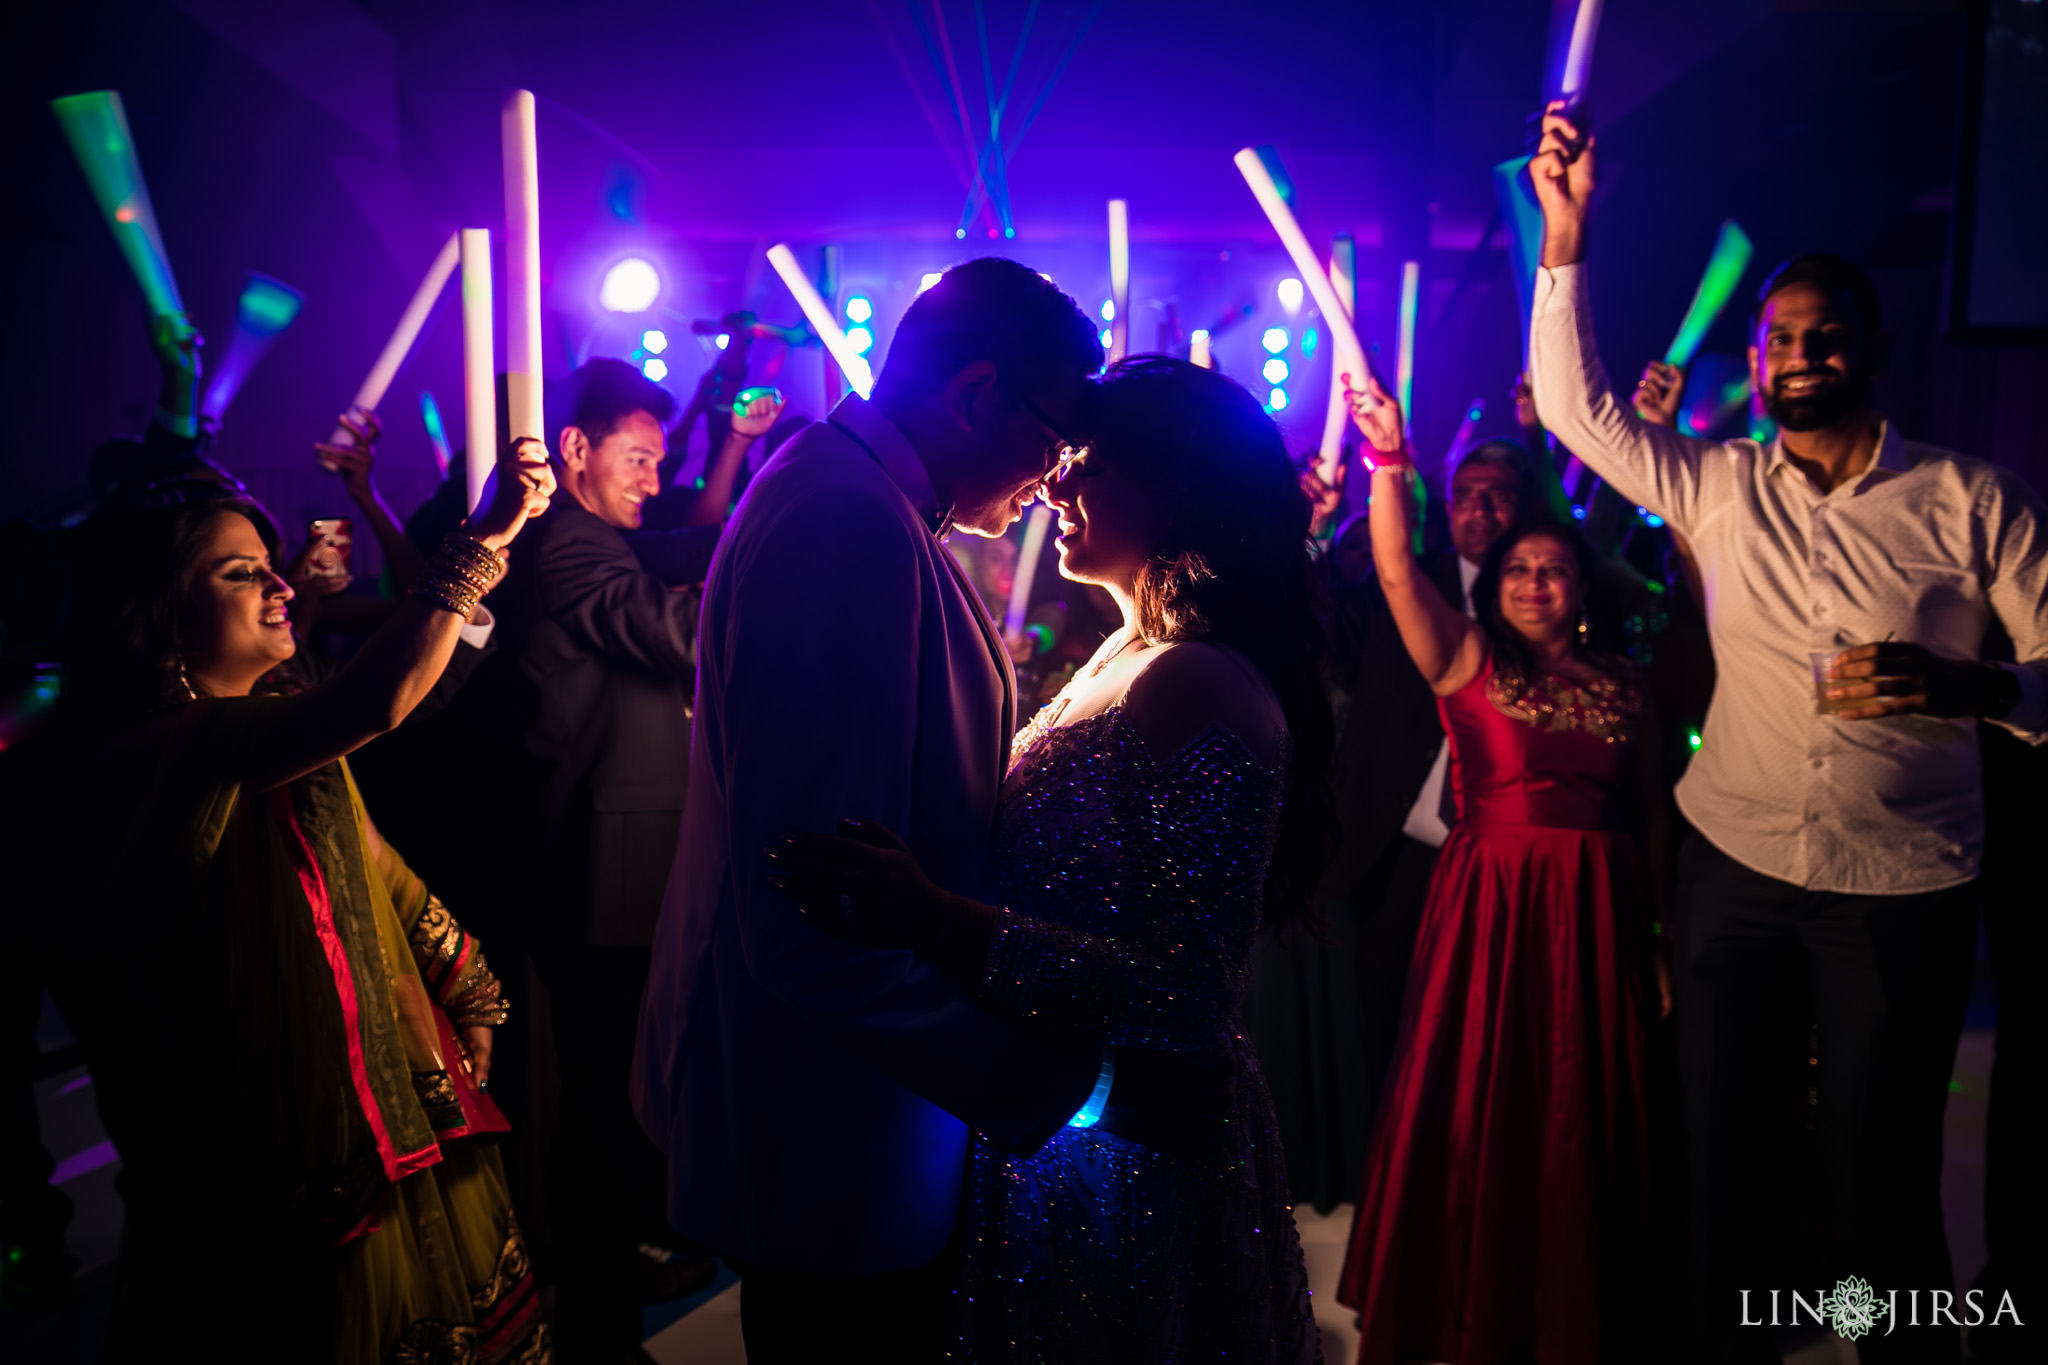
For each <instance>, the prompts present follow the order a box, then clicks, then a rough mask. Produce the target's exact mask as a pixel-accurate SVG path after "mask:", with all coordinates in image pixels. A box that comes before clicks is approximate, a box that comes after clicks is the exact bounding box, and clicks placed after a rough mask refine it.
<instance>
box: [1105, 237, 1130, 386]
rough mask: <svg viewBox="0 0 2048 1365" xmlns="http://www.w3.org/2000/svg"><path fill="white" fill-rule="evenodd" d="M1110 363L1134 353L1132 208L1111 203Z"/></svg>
mask: <svg viewBox="0 0 2048 1365" xmlns="http://www.w3.org/2000/svg"><path fill="white" fill-rule="evenodd" d="M1109 301H1110V303H1111V304H1112V305H1113V307H1112V308H1111V309H1110V318H1109V363H1110V364H1112V365H1114V364H1116V362H1117V361H1119V360H1122V359H1123V358H1124V357H1125V356H1126V355H1129V354H1130V351H1131V208H1130V205H1129V204H1127V203H1126V202H1124V201H1123V200H1121V199H1112V200H1110V201H1109Z"/></svg>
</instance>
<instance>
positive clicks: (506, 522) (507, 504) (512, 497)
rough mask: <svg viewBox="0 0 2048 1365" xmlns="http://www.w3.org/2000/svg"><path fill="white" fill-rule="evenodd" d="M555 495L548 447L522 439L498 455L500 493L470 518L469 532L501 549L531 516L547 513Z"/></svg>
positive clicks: (527, 437) (495, 548) (529, 439)
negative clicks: (549, 503)
mask: <svg viewBox="0 0 2048 1365" xmlns="http://www.w3.org/2000/svg"><path fill="white" fill-rule="evenodd" d="M554 495H555V471H554V469H553V467H552V466H550V465H549V464H548V448H547V447H546V446H544V445H542V444H541V443H540V442H539V441H537V440H535V439H534V438H533V437H531V436H522V437H520V438H519V439H518V440H516V441H513V442H511V443H510V444H509V445H507V446H506V447H505V449H504V450H503V451H502V452H501V453H500V454H499V456H498V486H497V491H496V493H495V495H494V496H493V497H492V498H491V502H490V505H489V506H488V507H484V508H480V509H478V512H477V514H476V515H475V516H474V517H472V518H470V524H469V530H470V533H471V534H473V535H474V536H476V538H477V539H479V540H481V541H482V542H483V543H484V544H486V545H488V546H490V547H491V548H492V549H493V550H502V549H504V548H505V547H506V546H507V545H510V544H511V543H512V540H513V538H514V537H515V536H517V535H518V534H519V528H520V527H522V526H524V525H526V519H527V518H528V517H537V516H539V515H540V514H541V513H543V512H545V511H547V510H548V499H549V498H552V497H553V496H554Z"/></svg>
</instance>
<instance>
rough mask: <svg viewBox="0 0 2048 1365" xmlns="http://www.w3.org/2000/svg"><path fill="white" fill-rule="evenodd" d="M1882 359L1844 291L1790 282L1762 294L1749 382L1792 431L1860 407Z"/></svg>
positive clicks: (1771, 412)
mask: <svg viewBox="0 0 2048 1365" xmlns="http://www.w3.org/2000/svg"><path fill="white" fill-rule="evenodd" d="M1881 357H1882V344H1881V342H1880V339H1879V338H1876V337H1873V336H1871V335H1870V331H1869V328H1868V327H1867V326H1866V325H1865V324H1864V321H1863V319H1862V318H1861V317H1860V316H1859V315H1858V314H1857V311H1856V306H1855V304H1854V302H1853V301H1852V300H1851V299H1850V298H1849V296H1848V295H1847V294H1846V293H1839V292H1838V293H1832V294H1831V293H1829V292H1828V291H1826V290H1824V289H1822V288H1820V286H1818V285H1815V284H1810V283H1807V282H1805V281H1800V282H1798V283H1795V284H1788V285H1786V286H1785V287H1784V288H1783V289H1780V290H1778V291H1777V292H1776V293H1774V294H1772V295H1771V296H1770V297H1769V298H1768V299H1766V300H1764V306H1763V309H1762V311H1761V313H1760V314H1759V316H1758V318H1757V329H1756V338H1755V342H1754V344H1753V345H1751V346H1750V348H1749V371H1750V382H1751V383H1752V384H1754V385H1755V386H1756V392H1757V393H1759V394H1761V395H1762V397H1763V404H1764V411H1765V412H1766V413H1768V414H1769V415H1770V417H1771V419H1772V420H1773V421H1775V422H1776V423H1777V424H1778V425H1779V426H1781V427H1783V428H1785V429H1786V430H1787V431H1818V430H1821V429H1822V428H1825V427H1831V426H1833V425H1834V424H1835V423H1837V422H1839V421H1841V420H1842V419H1843V418H1845V417H1848V416H1850V415H1851V414H1854V413H1857V412H1860V411H1861V410H1862V409H1863V408H1864V406H1865V405H1866V404H1867V403H1868V402H1869V399H1870V380H1871V376H1872V375H1873V374H1874V373H1875V372H1876V369H1877V362H1878V361H1879V360H1880V359H1881Z"/></svg>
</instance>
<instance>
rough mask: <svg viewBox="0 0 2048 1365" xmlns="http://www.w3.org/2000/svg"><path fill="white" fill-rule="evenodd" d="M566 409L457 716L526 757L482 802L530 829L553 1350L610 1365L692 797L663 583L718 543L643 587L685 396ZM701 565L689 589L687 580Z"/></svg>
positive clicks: (592, 396) (631, 1322) (749, 419)
mask: <svg viewBox="0 0 2048 1365" xmlns="http://www.w3.org/2000/svg"><path fill="white" fill-rule="evenodd" d="M568 391H569V392H568V397H569V403H568V414H567V415H568V421H567V423H566V424H565V425H564V426H563V427H562V429H561V433H560V436H559V444H558V451H557V460H558V471H559V480H560V485H561V489H562V492H563V494H564V496H563V497H561V498H560V499H559V500H558V502H557V507H558V509H559V510H560V511H561V513H562V515H561V517H560V518H558V519H556V520H555V521H554V522H553V523H552V524H550V526H549V527H548V530H549V531H550V533H551V534H549V535H547V536H546V537H541V538H534V539H532V540H522V541H521V542H520V546H519V550H520V554H519V563H518V564H517V566H515V567H514V568H513V569H512V570H511V571H510V572H509V573H508V574H507V575H506V579H505V583H504V585H503V587H501V588H500V589H499V590H498V591H497V592H496V593H494V594H492V598H491V601H492V606H493V609H494V610H495V611H496V612H497V614H498V619H499V623H500V624H499V630H500V631H501V641H502V644H501V649H500V658H499V659H497V660H495V661H493V664H492V665H491V666H490V668H489V671H488V674H487V675H486V674H480V675H479V676H478V678H477V679H476V681H475V682H473V683H472V684H471V687H470V689H469V692H468V693H466V694H465V697H464V703H465V704H469V705H475V706H480V707H483V708H486V709H487V710H488V711H489V713H490V715H491V717H492V720H493V723H494V725H495V726H496V727H497V728H498V729H499V732H500V733H502V732H503V731H504V730H507V729H510V730H516V732H517V733H518V734H519V735H520V737H521V741H522V742H521V743H520V744H519V745H518V746H516V748H515V746H510V745H507V746H503V747H504V748H505V749H506V750H508V751H510V752H507V753H506V754H503V755H497V754H492V753H484V752H479V753H477V754H476V755H475V757H474V762H475V763H476V764H477V765H478V768H477V771H476V772H475V774H474V776H475V777H476V779H477V782H478V786H477V790H476V793H475V796H476V799H478V800H481V801H488V802H504V803H505V804H506V807H507V809H506V811H505V813H506V814H508V815H511V816H514V817H515V818H513V819H511V820H507V821H503V822H501V823H500V824H499V827H500V828H503V829H505V830H507V831H516V834H510V835H508V837H511V838H516V839H517V840H518V841H519V848H518V850H517V852H518V856H519V858H520V865H521V866H523V867H525V868H526V869H527V870H528V871H527V875H526V877H525V879H524V881H523V885H522V887H521V890H520V891H519V893H518V899H519V900H520V902H521V904H520V905H519V906H518V907H516V908H517V910H518V911H519V912H520V915H519V917H520V919H521V920H522V921H523V927H524V931H525V934H526V937H527V942H528V945H529V949H530V951H531V953H532V956H533V961H534V965H535V967H536V968H537V969H538V971H539V973H540V977H541V979H542V981H544V982H545V983H546V985H547V987H548V993H549V997H550V1002H551V1005H552V1010H553V1017H554V1041H555V1051H556V1056H557V1059H558V1063H559V1068H560V1073H561V1104H560V1120H559V1123H558V1126H557V1127H556V1130H555V1135H554V1141H553V1143H552V1145H551V1147H550V1149H549V1152H548V1154H547V1190H548V1212H549V1221H550V1223H551V1225H552V1228H553V1233H554V1246H555V1252H556V1263H557V1266H558V1274H557V1287H558V1294H559V1299H558V1309H557V1327H558V1331H559V1339H560V1343H561V1346H562V1348H563V1350H564V1353H565V1356H566V1357H567V1358H569V1359H577V1360H600V1359H602V1360H615V1359H619V1358H622V1357H623V1356H625V1355H627V1354H628V1353H629V1352H631V1351H632V1350H633V1349H634V1348H635V1347H637V1346H638V1344H639V1341H640V1298H641V1288H642V1285H643V1283H644V1282H645V1281H646V1279H647V1275H646V1273H644V1272H646V1271H647V1269H648V1267H646V1266H643V1265H641V1264H640V1253H639V1251H638V1248H639V1247H640V1245H641V1244H642V1243H649V1242H659V1241H660V1240H661V1238H662V1233H663V1230H664V1225H663V1221H662V1214H661V1202H662V1188H663V1180H664V1172H663V1169H662V1162H661V1157H660V1154H659V1153H658V1152H657V1151H656V1150H655V1148H654V1147H653V1145H652V1144H651V1143H649V1141H648V1140H647V1138H646V1136H645V1135H644V1134H642V1133H641V1132H640V1129H639V1125H638V1124H637V1123H636V1122H635V1121H634V1118H633V1113H632V1109H631V1106H630V1102H629V1100H628V1096H627V1078H628V1074H629V1068H630V1066H631V1062H632V1057H633V1038H634V1029H635V1024H636V1020H637V1018H638V1011H639V1004H640V993H641V990H642V988H643V987H644V985H645V983H646V980H647V967H648V958H649V951H650V945H651V944H652V942H653V935H654V924H655V919H656V916H657V915H658V913H659V911H660V909H661V899H662V889H663V887H664V885H665V884H666V883H667V880H668V873H669V865H670V862H671V861H672V860H673V858H674V856H675V848H676V835H677V832H678V830H679V828H680V822H681V818H682V809H683V797H684V794H685V793H686V792H687V791H688V789H689V753H690V701H691V696H692V693H693V691H694V689H695V686H696V659H697V601H698V598H697V594H696V593H695V592H694V591H690V590H680V591H679V590H677V589H676V588H672V587H671V586H670V583H671V582H674V583H677V584H678V585H681V584H683V583H686V582H687V581H688V580H689V579H691V578H697V579H701V578H702V576H703V569H704V567H705V566H707V565H708V564H709V562H710V557H711V550H712V547H713V546H714V545H715V543H716V540H717V535H718V527H717V526H716V525H712V526H706V527H694V528H690V529H688V530H683V531H676V532H666V533H664V532H646V533H643V534H644V535H649V536H653V537H655V538H657V539H660V540H663V541H664V542H667V541H670V540H687V541H689V542H690V544H687V545H685V544H678V545H668V544H666V543H664V545H663V546H662V547H661V549H662V551H663V552H662V553H661V554H659V555H656V556H655V557H654V558H655V560H656V561H658V562H660V563H661V564H663V565H664V569H663V573H662V576H660V577H657V576H655V575H654V574H651V573H649V572H647V571H646V570H645V569H643V567H642V565H641V561H640V560H639V559H638V558H636V557H635V553H634V548H633V547H632V546H629V544H628V542H627V539H626V533H628V532H633V531H637V530H638V529H639V527H640V522H641V508H642V506H643V504H645V503H646V502H647V501H648V499H650V498H652V497H653V496H654V495H655V494H656V493H657V492H658V491H659V490H660V469H661V461H662V456H663V454H664V453H665V452H666V450H667V447H668V433H667V425H668V424H669V423H670V422H671V421H673V420H674V418H675V412H676V403H675V399H674V397H673V396H671V395H670V394H669V392H668V391H667V390H666V389H663V388H662V387H660V386H659V385H657V384H655V383H653V382H652V381H650V380H648V379H646V378H644V377H643V376H642V375H641V374H640V373H639V371H637V370H635V369H634V368H633V367H632V366H630V365H628V364H626V363H625V362H623V361H618V360H594V361H592V362H590V363H589V364H587V365H585V366H584V367H583V368H582V369H580V370H578V371H577V372H576V373H575V374H574V375H572V376H571V377H570V381H569V385H568ZM770 406H772V407H775V408H776V409H778V410H779V404H771V405H770ZM775 415H776V413H775V412H774V411H763V412H762V413H760V414H758V415H757V414H756V413H754V412H753V411H751V410H750V411H749V412H748V413H747V414H744V415H743V416H742V417H740V418H737V419H736V426H737V425H738V424H739V423H742V422H745V423H751V424H752V425H757V426H759V427H761V428H762V429H763V430H765V429H766V426H767V425H768V424H769V423H772V422H773V420H774V418H775ZM754 434H758V433H754ZM721 510H723V509H721ZM535 525H536V526H538V525H539V522H538V521H536V522H535ZM636 539H637V538H636ZM693 551H694V553H693ZM693 558H694V560H695V562H696V564H697V568H696V571H695V573H694V574H692V573H689V572H687V571H685V570H679V569H676V568H675V566H676V565H677V564H679V563H681V562H683V561H688V560H691V559H693ZM678 574H680V577H679V576H678ZM665 579H666V580H668V581H664V580H665ZM486 767H488V768H489V771H488V772H486V771H484V768H486Z"/></svg>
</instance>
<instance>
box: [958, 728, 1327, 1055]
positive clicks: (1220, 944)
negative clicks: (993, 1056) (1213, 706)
mask: <svg viewBox="0 0 2048 1365" xmlns="http://www.w3.org/2000/svg"><path fill="white" fill-rule="evenodd" d="M1043 716H1044V713H1041V718H1040V719H1038V720H1034V722H1033V723H1032V724H1031V725H1030V726H1027V727H1026V728H1025V729H1024V731H1023V732H1021V733H1020V734H1019V735H1018V738H1017V743H1016V745H1015V747H1014V748H1013V749H1012V762H1011V767H1010V775H1009V777H1008V779H1007V780H1006V781H1005V782H1004V784H1003V792H1002V797H1001V799H1000V800H999V802H998V804H997V807H996V830H995V863H996V877H997V887H998V890H999V892H1000V897H1001V900H1002V903H1003V904H1004V905H1005V906H1006V907H1007V909H1008V911H1009V913H1008V914H1007V915H1006V916H1005V924H1004V927H1003V929H1002V931H1001V933H1000V934H999V935H998V939H997V942H996V946H995V948H994V950H993V951H992V952H991V955H990V962H989V972H988V975H987V977H986V978H985V979H984V982H983V990H984V994H985V996H986V997H987V998H988V999H989V1000H990V1002H991V1003H992V1004H994V1005H995V1006H996V1007H997V1008H1000V1009H1004V1010H1005V1011H1006V1012H1014V1013H1020V1014H1029V1015H1034V1016H1036V1017H1038V1018H1040V1019H1041V1020H1043V1021H1044V1022H1046V1023H1049V1024H1052V1025H1054V1026H1055V1027H1058V1028H1060V1029H1061V1030H1062V1031H1066V1032H1072V1033H1075V1034H1079V1035H1082V1036H1086V1037H1090V1038H1100V1039H1102V1040H1103V1041H1106V1042H1114V1043H1128V1044H1136V1045H1139V1046H1150V1047H1165V1048H1191V1047H1199V1046H1202V1045H1203V1044H1204V1043H1206V1042H1208V1041H1209V1040H1211V1039H1213V1038H1214V1037H1215V1036H1216V1034H1217V1032H1218V1030H1219V1029H1220V1028H1221V1026H1222V1025H1223V1023H1224V1022H1225V1021H1226V1020H1227V1019H1228V1018H1229V1017H1230V1015H1231V1013H1232V1012H1233V1011H1234V1010H1235V1009H1236V1008H1237V1005H1238V1002H1239V1001H1240V1000H1241V999H1242V998H1243V995H1244V988H1245V982H1246V978H1247V974H1248V972H1249V970H1250V963H1251V951H1252V940H1253V938H1254V936H1255V935H1256V934H1257V932H1258V927H1259V915H1260V904H1261V899H1262V897H1263V894H1264V889H1265V881H1266V867H1267V864H1268V862H1269V861H1270V859H1271V857H1272V851H1273V838H1274V833H1275V830H1276V828H1277V826H1278V823H1279V815H1280V795H1281V789H1282V786H1281V784H1282V783H1283V781H1284V779H1285V774H1286V767H1287V762H1286V744H1285V742H1284V741H1283V742H1282V744H1281V746H1280V751H1281V757H1280V761H1279V762H1277V763H1276V764H1275V765H1274V766H1273V767H1272V768H1270V769H1269V768H1264V767H1261V766H1260V765H1259V764H1258V763H1257V762H1256V761H1255V760H1254V759H1253V758H1252V756H1251V754H1250V753H1249V752H1248V751H1247V750H1246V748H1245V746H1244V745H1243V744H1242V743H1241V742H1240V741H1238V740H1237V739H1236V738H1235V737H1233V736H1232V735H1230V734H1227V733H1225V732H1224V731H1222V730H1219V729H1213V728H1212V729H1211V730H1209V731H1208V732H1207V733H1206V734H1203V735H1201V736H1200V737H1198V738H1197V739H1195V740H1194V741H1193V742H1191V743H1189V744H1188V745H1186V746H1185V747H1184V748H1182V749H1181V750H1180V752H1178V753H1176V754H1174V755H1173V756H1172V757H1171V758H1168V759H1165V760H1164V761H1161V760H1158V759H1155V758H1154V757H1153V755H1152V752H1151V750H1150V749H1149V748H1148V747H1147V745H1146V743H1145V741H1144V740H1143V739H1142V738H1141V737H1140V736H1139V735H1138V733H1137V732H1136V731H1135V730H1134V729H1133V728H1132V726H1131V724H1130V721H1129V720H1128V719H1127V718H1126V717H1125V715H1124V711H1123V708H1122V706H1121V705H1118V706H1112V707H1111V708H1109V709H1108V710H1107V711H1104V712H1102V713H1101V714H1100V715H1095V716H1090V717H1088V718H1086V719H1084V720H1079V721H1075V722H1074V723H1072V724H1070V725H1065V726H1058V727H1048V726H1047V725H1046V724H1045V723H1044V720H1043Z"/></svg>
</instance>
